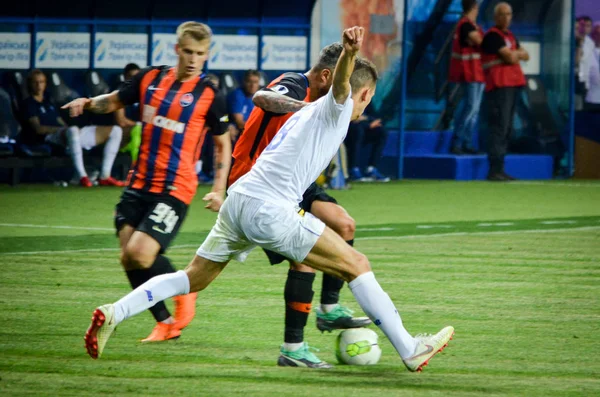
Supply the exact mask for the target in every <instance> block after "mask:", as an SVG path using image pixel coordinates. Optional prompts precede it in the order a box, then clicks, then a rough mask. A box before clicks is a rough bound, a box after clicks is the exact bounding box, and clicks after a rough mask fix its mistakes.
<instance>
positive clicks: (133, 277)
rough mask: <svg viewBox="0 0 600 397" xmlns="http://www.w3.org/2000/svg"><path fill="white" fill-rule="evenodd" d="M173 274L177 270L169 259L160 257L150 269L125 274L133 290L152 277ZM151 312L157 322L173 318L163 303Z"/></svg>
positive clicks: (152, 308) (153, 307)
mask: <svg viewBox="0 0 600 397" xmlns="http://www.w3.org/2000/svg"><path fill="white" fill-rule="evenodd" d="M173 272H175V268H174V267H173V265H171V262H170V261H169V258H167V257H166V256H163V255H158V256H157V257H156V259H155V260H154V263H153V264H152V266H151V267H150V268H149V269H135V270H127V271H126V272H125V274H127V278H128V279H129V283H130V284H131V288H133V289H136V288H137V287H139V286H140V285H142V284H144V283H145V282H146V281H148V280H150V279H151V278H152V277H155V276H159V275H161V274H167V273H173ZM149 310H150V312H151V313H152V316H154V319H155V320H156V321H157V322H160V321H165V320H166V319H168V318H169V317H171V313H169V309H167V306H166V305H165V303H164V302H162V301H161V302H158V303H157V304H156V305H154V306H152V307H151V308H150V309H149Z"/></svg>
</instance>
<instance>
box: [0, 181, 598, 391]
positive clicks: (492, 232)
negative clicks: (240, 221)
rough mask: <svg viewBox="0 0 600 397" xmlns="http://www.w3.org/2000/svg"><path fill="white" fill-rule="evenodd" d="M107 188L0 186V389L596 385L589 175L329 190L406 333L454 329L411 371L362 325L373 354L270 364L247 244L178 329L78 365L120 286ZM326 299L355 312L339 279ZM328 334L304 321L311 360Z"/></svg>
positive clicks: (278, 308)
mask: <svg viewBox="0 0 600 397" xmlns="http://www.w3.org/2000/svg"><path fill="white" fill-rule="evenodd" d="M206 191H207V188H206V187H202V188H201V189H200V191H199V192H198V195H197V198H196V200H195V201H194V203H193V204H192V207H191V210H190V213H189V217H188V219H187V220H186V223H185V224H184V227H183V228H182V232H181V234H180V236H179V237H178V239H177V240H176V241H175V242H174V244H173V249H171V250H170V252H169V257H170V258H171V259H172V260H173V262H174V264H175V265H176V267H178V268H183V267H184V266H185V265H186V264H187V263H188V262H189V260H190V259H191V258H192V257H193V255H194V253H195V250H196V248H197V246H198V245H199V244H200V243H201V242H202V241H203V238H204V236H206V233H207V231H208V230H209V229H210V227H211V226H212V224H213V222H214V220H215V218H216V216H215V214H212V213H209V212H207V211H205V210H204V209H203V204H202V201H201V200H200V198H201V197H202V196H203V194H204V193H205V192H206ZM119 194H120V191H119V190H118V189H112V188H93V189H80V188H74V187H69V188H66V189H63V188H60V187H53V186H20V187H18V188H9V187H6V186H3V187H0V208H1V211H0V320H1V321H0V324H1V326H0V395H2V396H19V395H36V396H40V395H45V396H68V395H70V396H84V395H99V394H102V395H114V396H121V395H131V396H165V395H182V396H183V395H194V396H198V395H203V396H225V395H244V396H269V395H286V396H319V395H325V396H354V395H381V396H388V395H398V396H465V395H466V396H476V395H477V396H486V397H489V396H508V395H521V396H549V395H561V396H562V395H580V396H592V395H600V364H599V359H598V357H599V356H600V333H599V331H600V183H597V182H596V183H595V182H586V181H580V182H569V181H562V182H546V183H536V182H531V183H508V184H502V183H500V184H493V183H483V182H481V183H479V182H473V183H456V182H424V181H411V182H398V183H391V184H386V185H355V186H354V188H353V189H351V190H348V191H340V192H333V193H332V194H333V195H334V196H335V197H336V198H337V199H338V201H339V202H340V203H341V204H342V205H344V206H345V207H346V208H347V210H348V211H349V212H350V214H351V215H352V216H353V217H354V218H355V219H356V221H357V228H358V230H357V239H356V247H357V249H359V250H361V251H362V252H364V253H365V254H366V255H367V256H368V257H369V258H370V260H371V264H372V267H373V269H374V271H375V274H376V276H377V278H378V280H379V282H380V283H381V285H382V286H383V288H384V289H385V290H386V292H388V293H389V295H390V296H391V297H392V299H393V300H394V302H395V303H396V306H397V308H398V310H399V312H400V313H401V315H402V318H403V321H404V324H405V326H406V327H407V329H408V330H409V331H410V332H411V333H414V334H416V333H420V332H436V331H437V330H439V329H441V328H442V327H443V326H445V325H453V326H454V327H455V328H456V336H455V339H454V340H453V341H452V342H451V343H450V346H449V347H448V348H447V349H446V350H444V352H443V353H441V354H439V355H438V356H436V357H435V358H434V359H433V360H432V361H431V362H430V364H429V366H427V368H425V370H424V372H423V373H421V374H414V373H410V372H408V371H407V370H406V369H405V367H404V365H403V364H402V362H401V360H400V359H399V357H398V356H397V355H396V353H395V351H394V350H393V348H392V346H391V344H390V343H389V341H387V340H386V339H385V337H384V336H383V334H382V333H381V332H380V331H379V330H378V329H377V328H375V327H373V329H374V330H376V331H377V332H378V334H379V336H380V344H381V347H382V350H383V354H382V358H381V361H380V362H379V364H378V365H375V366H373V367H350V366H342V365H338V366H336V367H335V368H334V369H332V370H320V371H315V370H306V369H294V368H279V367H277V366H276V361H277V357H278V353H279V345H280V344H281V343H282V338H283V314H284V304H283V286H284V283H285V275H286V272H287V268H286V266H274V267H271V266H269V265H268V264H267V262H266V258H265V256H264V254H263V253H262V252H260V251H259V250H255V251H254V252H253V253H252V254H251V255H250V257H249V259H248V261H247V262H246V263H243V264H241V263H237V262H232V263H231V264H230V265H229V266H228V268H227V269H225V271H224V272H223V274H222V275H221V276H220V277H219V278H218V279H217V280H216V281H215V282H214V283H213V284H212V285H211V286H210V287H209V288H208V289H207V290H206V291H203V292H202V293H200V295H199V299H198V303H197V316H196V318H195V319H194V321H193V322H192V324H191V325H190V327H189V328H187V329H186V330H184V331H183V334H182V337H181V338H180V340H178V341H175V342H167V343H162V344H152V345H141V344H140V343H139V342H138V340H139V339H141V338H143V337H145V336H147V334H148V333H149V332H150V330H151V329H152V327H153V321H152V317H151V316H150V314H149V313H143V314H141V315H139V316H137V317H135V318H133V319H130V320H128V321H125V322H124V323H123V324H121V325H120V326H119V328H118V329H117V332H116V334H115V335H114V336H113V337H112V338H111V340H110V341H109V343H108V345H107V347H106V350H105V352H104V355H103V357H102V359H100V360H97V361H96V360H92V359H90V358H89V357H88V356H87V355H86V353H85V349H84V347H83V335H84V333H85V330H86V328H87V326H88V324H89V320H90V316H91V313H92V311H93V309H94V308H95V307H96V306H98V305H100V304H104V303H109V302H113V301H115V300H117V299H118V298H120V297H121V296H122V295H124V294H126V293H127V292H128V291H129V290H130V289H129V284H128V282H127V280H126V277H125V276H124V274H123V271H122V270H121V268H120V265H119V263H118V250H117V240H116V238H115V235H114V231H113V230H112V227H113V226H112V216H113V211H114V205H115V204H116V202H117V201H118V197H119ZM320 283H321V277H320V276H317V279H316V281H315V285H314V289H315V301H314V302H313V303H314V304H317V303H318V296H319V293H320V289H321V288H320ZM341 300H342V302H343V303H344V304H347V305H348V306H350V307H351V308H353V309H355V310H357V314H359V315H362V313H361V312H360V308H359V307H358V305H357V304H356V302H355V301H354V299H353V297H352V295H351V293H350V291H349V290H348V289H347V288H344V289H343V291H342V299H341ZM169 305H170V302H169ZM336 335H337V333H331V334H329V333H325V334H321V333H320V332H318V331H317V329H316V327H315V317H314V314H311V315H310V317H309V323H308V326H307V328H306V340H307V342H309V344H310V345H311V346H314V347H317V348H319V349H320V352H319V353H317V354H318V355H319V357H320V358H322V359H324V360H326V361H330V362H335V348H334V341H335V338H336Z"/></svg>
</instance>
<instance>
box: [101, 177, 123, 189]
mask: <svg viewBox="0 0 600 397" xmlns="http://www.w3.org/2000/svg"><path fill="white" fill-rule="evenodd" d="M98 185H100V186H118V187H123V186H125V182H121V181H118V180H116V179H115V178H113V177H112V176H109V177H108V178H100V179H98Z"/></svg>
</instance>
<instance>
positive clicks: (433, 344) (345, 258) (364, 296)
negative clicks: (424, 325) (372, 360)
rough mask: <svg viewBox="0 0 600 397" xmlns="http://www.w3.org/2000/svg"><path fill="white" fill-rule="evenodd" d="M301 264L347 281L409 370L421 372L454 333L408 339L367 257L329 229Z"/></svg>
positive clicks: (366, 311) (442, 331)
mask: <svg viewBox="0 0 600 397" xmlns="http://www.w3.org/2000/svg"><path fill="white" fill-rule="evenodd" d="M304 263H306V264H308V265H310V266H311V267H313V268H315V269H318V270H321V271H323V272H327V273H330V274H331V275H333V276H336V277H339V278H342V279H344V280H346V281H348V282H349V283H348V286H349V287H350V289H351V290H352V293H353V294H354V297H355V298H356V300H357V301H358V303H359V304H360V306H361V307H362V309H363V310H364V312H365V313H366V314H367V315H368V316H369V318H370V319H371V320H373V322H374V323H375V325H377V326H378V327H379V328H380V329H381V330H382V331H383V333H384V334H385V335H386V336H387V337H388V339H389V340H390V342H391V343H392V345H393V346H394V348H395V349H396V351H397V352H398V354H399V355H400V357H402V360H403V361H404V364H405V365H406V367H407V368H408V369H409V370H411V371H420V370H422V369H423V367H424V366H425V365H427V363H428V362H429V359H431V357H433V355H435V354H436V353H438V352H440V351H441V350H442V349H443V348H444V347H445V345H446V344H447V343H448V341H449V340H450V339H451V338H452V335H453V334H454V328H452V327H445V328H444V329H442V330H441V331H440V332H439V333H437V334H436V335H434V336H420V337H418V338H417V337H412V336H411V335H410V334H409V333H408V331H407V330H406V329H405V328H404V325H403V324H402V319H401V318H400V315H399V314H398V310H396V307H395V306H394V303H393V302H392V300H391V299H390V297H389V296H388V294H386V293H385V291H383V289H382V288H381V286H380V285H379V283H378V282H377V280H376V279H375V275H374V274H373V272H371V267H370V264H369V261H368V259H367V257H366V256H365V255H363V254H361V253H360V252H358V251H356V250H354V249H353V248H351V247H349V246H348V245H347V244H346V243H345V242H344V241H343V240H342V239H341V238H340V237H339V236H338V235H337V234H336V233H335V232H333V231H332V230H331V229H329V228H325V231H324V232H323V234H322V235H321V236H320V237H319V240H318V241H317V243H316V245H315V246H314V247H313V249H312V250H311V251H310V253H309V254H308V256H307V257H306V259H305V260H304Z"/></svg>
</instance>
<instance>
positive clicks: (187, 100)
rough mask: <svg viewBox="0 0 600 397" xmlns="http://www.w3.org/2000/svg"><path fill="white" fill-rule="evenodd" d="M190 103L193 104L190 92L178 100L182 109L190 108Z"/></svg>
mask: <svg viewBox="0 0 600 397" xmlns="http://www.w3.org/2000/svg"><path fill="white" fill-rule="evenodd" d="M192 102H194V96H193V95H192V93H191V92H188V93H187V94H183V95H182V96H181V99H180V100H179V104H180V105H181V107H182V108H185V107H187V106H190V105H191V104H192Z"/></svg>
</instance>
